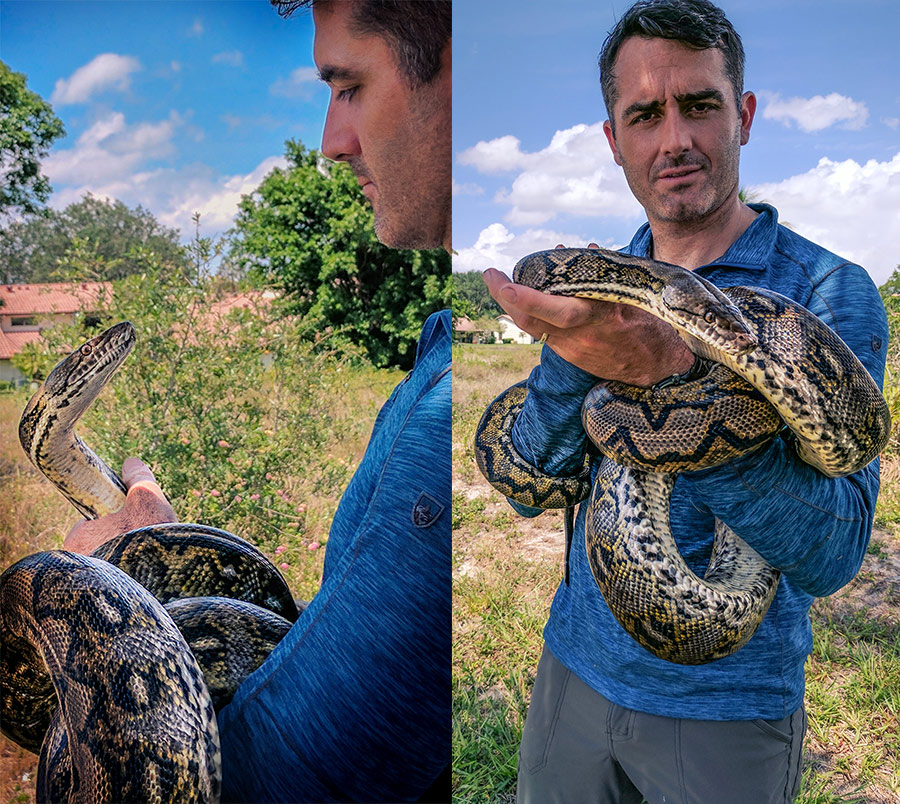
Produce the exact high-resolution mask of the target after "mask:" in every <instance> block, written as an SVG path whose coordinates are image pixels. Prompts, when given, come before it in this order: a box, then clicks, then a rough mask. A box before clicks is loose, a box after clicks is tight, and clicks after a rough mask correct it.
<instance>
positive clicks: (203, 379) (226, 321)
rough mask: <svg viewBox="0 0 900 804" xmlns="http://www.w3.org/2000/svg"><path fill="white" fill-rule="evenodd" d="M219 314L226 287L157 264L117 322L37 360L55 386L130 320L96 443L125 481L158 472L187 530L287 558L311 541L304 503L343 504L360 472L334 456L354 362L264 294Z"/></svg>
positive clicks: (90, 437) (63, 342)
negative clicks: (223, 535) (286, 551)
mask: <svg viewBox="0 0 900 804" xmlns="http://www.w3.org/2000/svg"><path fill="white" fill-rule="evenodd" d="M252 298H254V299H255V301H254V303H253V304H252V305H251V306H250V307H249V308H247V309H232V310H231V311H230V312H227V313H217V312H216V303H217V297H216V292H215V283H214V282H213V281H212V280H199V279H197V278H196V277H192V276H187V275H185V274H184V273H183V272H182V271H179V270H176V269H173V268H172V267H171V266H170V265H164V264H159V263H155V264H154V265H152V266H151V268H150V269H149V270H147V271H145V272H144V273H142V274H138V275H133V276H129V277H126V278H125V279H123V280H120V281H117V282H115V283H114V293H113V298H112V301H111V303H110V304H109V306H108V307H107V308H106V309H105V310H104V311H103V312H102V318H103V324H102V325H101V326H98V327H95V328H88V327H85V326H84V324H83V322H81V323H79V324H78V325H76V326H74V327H57V328H54V329H52V330H50V331H48V333H47V335H46V339H47V343H46V344H45V345H44V346H43V351H42V352H41V353H40V354H39V353H38V350H33V354H30V355H27V356H26V360H27V362H29V363H30V366H29V367H30V368H32V369H34V370H36V371H37V373H39V374H41V375H42V376H45V375H46V372H47V370H48V369H49V368H50V367H52V364H53V363H55V362H56V361H57V360H58V359H59V356H60V354H61V353H63V352H66V351H68V350H69V349H71V348H74V347H75V346H77V345H78V343H80V342H81V341H82V340H84V339H86V338H87V337H91V336H93V335H94V334H96V332H99V331H100V329H102V328H105V327H107V326H110V325H112V324H113V323H116V322H118V321H122V320H129V321H131V322H132V324H133V325H134V327H135V330H136V332H137V344H136V346H135V349H134V352H133V353H132V354H131V355H130V356H129V357H128V359H127V360H126V362H125V364H124V365H123V367H122V369H121V370H120V371H119V372H118V374H117V375H116V376H115V377H114V378H113V379H112V380H111V382H110V383H109V386H108V387H107V388H106V389H105V390H104V392H103V393H102V394H101V395H100V397H99V399H98V400H97V402H96V403H95V404H94V405H93V406H92V408H91V409H90V410H89V411H88V412H87V414H85V417H84V420H83V424H82V430H83V433H84V439H85V441H86V442H88V443H89V444H90V445H91V447H92V448H93V449H94V450H95V452H97V454H98V455H100V456H101V457H102V458H103V459H104V460H105V461H106V462H107V463H108V464H109V465H110V466H111V467H112V468H113V469H115V470H119V469H120V468H121V465H122V461H123V460H124V459H125V458H126V457H128V456H129V455H135V456H137V457H139V458H141V459H142V460H143V461H145V462H146V463H148V464H149V465H150V466H151V467H152V468H153V470H154V472H155V473H156V476H157V479H158V480H159V481H160V484H161V486H162V487H163V489H164V490H165V492H166V493H167V494H168V496H169V497H170V499H171V500H172V503H173V505H174V507H175V510H176V512H177V513H178V514H179V516H180V518H181V519H182V520H184V521H198V522H203V523H204V524H208V525H213V526H216V527H223V528H227V529H229V530H233V531H235V532H238V533H241V535H243V536H245V537H246V538H251V539H252V540H254V541H255V542H257V544H259V545H260V546H261V547H263V548H264V549H267V550H273V549H274V547H275V545H277V544H279V542H281V541H283V539H284V537H285V536H297V535H302V530H303V528H304V524H303V523H304V521H305V516H304V514H305V513H306V505H305V502H304V500H303V499H300V498H299V497H298V488H299V484H298V482H297V478H298V476H299V477H301V478H302V479H303V480H304V481H305V483H304V484H303V491H304V493H310V492H312V493H314V494H323V495H326V496H328V495H333V496H334V498H336V497H337V496H339V494H340V492H341V490H342V489H343V487H344V486H345V485H346V483H347V481H348V480H349V477H350V475H351V473H352V467H351V466H349V465H348V464H347V462H346V461H340V460H337V459H335V458H332V457H329V455H328V454H327V452H328V450H327V449H325V450H323V445H325V444H327V443H328V442H329V441H330V440H331V439H332V437H333V433H334V429H335V427H337V426H339V424H338V423H337V422H336V421H335V419H334V416H333V415H332V413H331V411H332V409H333V408H334V404H335V402H334V400H335V398H336V397H339V396H340V394H341V390H342V383H343V380H344V374H343V373H342V372H345V371H346V369H347V366H348V364H350V363H353V362H354V361H355V360H358V359H359V358H358V357H354V354H353V352H352V350H351V349H350V347H348V345H347V344H346V342H340V343H339V345H340V354H339V355H338V354H337V353H336V352H335V350H334V349H333V348H332V345H333V343H338V342H339V340H340V339H339V335H335V334H325V333H319V334H315V333H310V332H309V331H308V327H307V326H306V325H305V324H304V322H303V321H302V320H301V319H299V318H296V317H289V316H283V315H282V314H281V311H280V308H279V305H278V303H277V300H275V299H267V298H263V297H262V296H261V294H257V295H256V296H255V297H252Z"/></svg>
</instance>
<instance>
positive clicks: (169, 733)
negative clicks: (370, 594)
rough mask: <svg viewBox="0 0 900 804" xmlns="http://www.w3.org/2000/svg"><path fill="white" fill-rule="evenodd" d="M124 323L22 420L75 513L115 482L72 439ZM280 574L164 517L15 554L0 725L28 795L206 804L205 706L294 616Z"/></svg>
mask: <svg viewBox="0 0 900 804" xmlns="http://www.w3.org/2000/svg"><path fill="white" fill-rule="evenodd" d="M134 342H135V333H134V328H133V327H132V325H131V324H130V323H128V322H122V323H120V324H116V325H115V326H113V327H111V328H110V329H108V330H107V331H105V332H103V333H101V334H100V335H98V336H97V337H95V338H93V339H91V340H89V341H87V342H86V343H84V344H82V345H81V346H80V347H79V348H78V349H76V350H75V351H74V352H72V354H70V355H69V356H68V357H66V358H65V359H64V360H62V361H61V362H60V363H59V365H57V366H56V368H54V369H53V371H52V372H51V373H50V374H49V375H48V377H47V379H46V381H45V382H44V384H43V385H42V386H41V388H40V389H39V390H38V391H37V393H35V395H34V396H33V397H32V399H31V400H30V401H29V403H28V405H27V406H26V408H25V411H24V412H23V414H22V418H21V421H20V424H19V437H20V441H21V442H22V446H23V448H24V449H25V451H26V453H27V454H28V456H29V458H30V459H31V460H32V462H33V463H34V465H35V466H36V467H37V468H38V469H39V470H40V471H41V472H42V473H43V474H44V475H45V476H46V477H47V478H48V479H49V480H50V481H51V482H52V483H53V484H54V485H55V486H56V487H57V488H58V489H59V490H60V492H61V493H62V494H63V495H64V496H65V497H66V499H68V500H69V502H71V503H72V505H74V506H75V508H77V509H78V511H79V512H80V513H81V514H82V515H83V516H85V517H87V518H96V517H99V516H103V515H104V514H107V513H110V512H112V511H116V510H118V509H119V508H121V506H122V504H123V503H124V501H125V486H124V484H123V483H122V481H121V479H120V478H119V477H118V476H117V475H116V474H115V473H114V472H113V471H112V470H110V469H109V467H107V466H106V464H105V463H103V461H102V460H100V459H99V458H98V457H97V456H96V455H95V454H94V453H93V452H92V451H91V449H90V448H89V447H88V446H87V445H86V444H84V443H83V442H82V441H81V439H80V438H79V437H78V436H77V435H76V434H75V432H74V430H73V427H74V425H75V423H76V422H77V421H78V419H79V418H80V416H81V415H82V414H83V413H84V411H85V410H87V408H88V407H89V406H90V405H91V403H92V402H93V401H94V399H95V398H96V397H97V395H98V394H99V393H100V391H101V390H102V388H103V386H104V385H105V384H106V383H107V382H108V381H109V379H110V378H111V377H112V375H113V374H114V373H115V371H116V370H117V369H118V368H119V366H120V365H121V364H122V362H123V361H124V360H125V358H126V357H127V356H128V353H129V352H130V350H131V348H132V347H133V345H134ZM297 616H298V614H297V608H296V606H295V604H294V601H293V599H292V598H291V595H290V590H289V589H288V586H287V584H286V583H285V580H284V578H283V577H282V576H281V574H280V573H279V571H278V570H277V569H276V568H275V567H274V566H273V565H272V563H271V562H270V561H269V560H268V559H267V558H266V557H265V556H264V555H263V554H262V553H261V552H260V551H259V550H258V549H257V548H256V547H254V546H253V545H251V544H250V543H248V542H246V541H245V540H243V539H241V538H239V537H238V536H235V535H234V534H231V533H228V532H226V531H222V530H218V529H216V528H211V527H207V526H203V525H193V524H182V523H173V524H166V525H154V526H151V527H145V528H140V529H138V530H133V531H130V532H128V533H125V534H123V535H121V536H119V537H117V538H115V539H112V540H110V541H108V542H106V543H104V544H103V545H101V546H100V547H99V548H98V549H97V550H96V551H95V552H94V553H93V555H92V556H82V555H79V554H75V553H70V552H66V551H61V550H53V551H48V552H44V553H36V554H34V555H31V556H27V557H26V558H23V559H22V560H21V561H18V562H17V563H16V564H14V565H12V566H11V567H9V568H8V569H6V570H5V571H4V572H3V574H2V576H0V724H2V730H3V734H4V735H6V736H7V737H8V738H10V739H11V740H13V741H14V742H16V743H18V744H19V745H21V746H23V747H24V748H27V749H28V750H30V751H33V752H40V761H39V764H38V777H37V784H36V793H37V797H38V800H39V801H90V802H121V801H140V802H167V801H176V800H177V801H184V802H194V801H196V802H215V801H218V798H219V792H220V786H221V767H220V765H221V759H220V751H219V738H218V730H217V726H216V716H215V713H216V711H217V710H218V709H219V708H221V707H222V706H224V705H225V704H226V703H228V701H230V700H231V697H232V695H233V694H234V691H235V690H236V689H237V687H238V686H239V685H240V683H241V682H242V681H243V679H244V678H246V676H247V675H249V673H251V672H252V671H253V670H255V669H256V668H257V667H258V666H259V665H260V664H262V662H263V661H264V659H265V658H266V656H267V655H268V654H269V653H270V652H271V650H272V649H273V648H274V647H275V645H276V644H277V643H278V641H279V640H280V639H281V638H282V637H283V636H284V635H285V634H286V633H287V631H288V629H289V628H290V626H291V623H292V622H293V621H295V620H296V619H297Z"/></svg>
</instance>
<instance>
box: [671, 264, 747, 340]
mask: <svg viewBox="0 0 900 804" xmlns="http://www.w3.org/2000/svg"><path fill="white" fill-rule="evenodd" d="M661 300H662V304H663V305H664V306H665V307H666V309H667V310H668V313H669V316H670V317H671V318H669V319H667V320H673V319H674V320H677V321H678V323H677V324H676V325H675V326H676V327H677V328H678V329H680V330H682V331H683V332H684V333H685V334H687V335H689V336H690V337H691V338H694V339H696V340H697V341H700V342H701V343H704V344H707V345H709V346H711V347H713V349H715V350H717V351H719V352H724V353H727V354H730V355H732V356H734V357H737V356H739V355H743V354H746V353H747V352H750V351H752V350H753V349H755V348H756V345H757V340H756V335H755V333H754V332H753V331H752V330H751V329H750V327H749V326H748V325H747V322H746V321H745V320H744V317H743V315H741V311H740V310H738V308H737V307H736V306H735V305H734V303H733V302H732V301H731V299H729V298H728V297H727V296H726V295H725V294H724V293H722V291H721V290H719V289H718V288H717V287H716V286H715V285H713V283H712V282H710V281H709V280H707V279H704V278H703V277H702V276H698V275H697V274H694V273H691V272H689V271H685V272H684V273H683V274H678V275H677V276H674V277H671V278H670V280H669V283H668V284H667V285H666V287H665V288H664V289H663V291H662V294H661Z"/></svg>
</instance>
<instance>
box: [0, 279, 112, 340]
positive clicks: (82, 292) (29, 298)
mask: <svg viewBox="0 0 900 804" xmlns="http://www.w3.org/2000/svg"><path fill="white" fill-rule="evenodd" d="M107 293H108V294H110V295H111V294H112V284H111V283H109V282H81V283H77V282H50V283H47V284H43V285H0V315H34V314H41V313H43V314H47V313H76V312H78V311H80V310H94V309H97V308H98V307H99V300H100V297H101V295H103V294H107ZM8 334H9V333H7V335H8Z"/></svg>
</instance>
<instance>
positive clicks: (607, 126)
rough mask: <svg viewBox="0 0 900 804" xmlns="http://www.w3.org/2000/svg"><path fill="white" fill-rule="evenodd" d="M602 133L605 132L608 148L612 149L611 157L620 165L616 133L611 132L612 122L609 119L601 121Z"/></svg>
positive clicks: (620, 159)
mask: <svg viewBox="0 0 900 804" xmlns="http://www.w3.org/2000/svg"><path fill="white" fill-rule="evenodd" d="M603 133H604V134H606V141H607V142H608V143H609V149H610V150H611V151H612V155H613V159H615V160H616V164H617V165H618V166H619V167H622V158H621V157H620V156H619V149H618V148H617V147H616V135H615V134H613V128H612V123H610V122H609V120H606V121H604V123H603Z"/></svg>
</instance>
